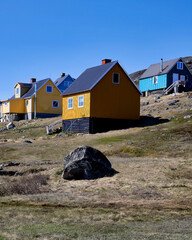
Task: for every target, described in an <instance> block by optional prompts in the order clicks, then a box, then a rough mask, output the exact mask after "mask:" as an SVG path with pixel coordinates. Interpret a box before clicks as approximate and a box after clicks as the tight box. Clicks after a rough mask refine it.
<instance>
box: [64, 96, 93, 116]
mask: <svg viewBox="0 0 192 240" xmlns="http://www.w3.org/2000/svg"><path fill="white" fill-rule="evenodd" d="M79 96H84V106H83V107H78V97H79ZM70 97H73V108H72V109H68V98H70ZM84 117H90V92H86V93H79V94H75V95H73V96H64V97H63V111H62V118H63V120H67V119H75V118H84Z"/></svg>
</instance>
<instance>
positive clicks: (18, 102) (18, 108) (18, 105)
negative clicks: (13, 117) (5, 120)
mask: <svg viewBox="0 0 192 240" xmlns="http://www.w3.org/2000/svg"><path fill="white" fill-rule="evenodd" d="M24 104H25V103H24V99H23V98H18V99H12V100H10V113H25V105H24Z"/></svg>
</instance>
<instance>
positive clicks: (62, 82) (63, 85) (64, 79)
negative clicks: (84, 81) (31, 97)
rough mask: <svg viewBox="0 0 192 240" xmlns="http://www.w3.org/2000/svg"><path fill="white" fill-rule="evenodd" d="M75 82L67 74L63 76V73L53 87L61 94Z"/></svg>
mask: <svg viewBox="0 0 192 240" xmlns="http://www.w3.org/2000/svg"><path fill="white" fill-rule="evenodd" d="M73 81H75V79H74V78H72V77H71V76H70V75H69V74H68V75H65V73H62V74H61V77H60V78H58V79H57V80H55V82H54V83H55V86H56V87H57V88H58V89H59V90H60V92H61V93H63V92H64V91H65V90H66V89H67V88H68V87H69V86H70V85H71V84H72V83H73Z"/></svg>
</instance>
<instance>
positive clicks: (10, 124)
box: [7, 122, 15, 129]
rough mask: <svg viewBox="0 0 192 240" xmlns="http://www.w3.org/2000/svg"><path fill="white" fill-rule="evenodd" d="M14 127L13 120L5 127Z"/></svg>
mask: <svg viewBox="0 0 192 240" xmlns="http://www.w3.org/2000/svg"><path fill="white" fill-rule="evenodd" d="M14 127H15V124H14V123H13V122H10V123H8V124H7V129H12V128H14Z"/></svg>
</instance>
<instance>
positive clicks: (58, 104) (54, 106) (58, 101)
mask: <svg viewBox="0 0 192 240" xmlns="http://www.w3.org/2000/svg"><path fill="white" fill-rule="evenodd" d="M53 102H57V104H58V106H57V107H55V106H54V105H53ZM52 108H59V100H52Z"/></svg>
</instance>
